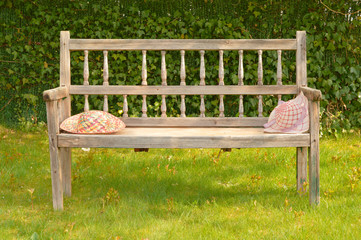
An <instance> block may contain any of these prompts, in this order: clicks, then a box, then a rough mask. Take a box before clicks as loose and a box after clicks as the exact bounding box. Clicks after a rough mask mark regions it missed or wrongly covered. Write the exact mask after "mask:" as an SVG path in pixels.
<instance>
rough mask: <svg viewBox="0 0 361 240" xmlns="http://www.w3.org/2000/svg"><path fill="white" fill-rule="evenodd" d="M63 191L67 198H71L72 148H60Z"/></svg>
mask: <svg viewBox="0 0 361 240" xmlns="http://www.w3.org/2000/svg"><path fill="white" fill-rule="evenodd" d="M59 156H60V162H61V172H62V180H63V191H64V195H65V196H69V197H70V196H71V148H59Z"/></svg>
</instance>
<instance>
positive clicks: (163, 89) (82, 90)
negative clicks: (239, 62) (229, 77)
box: [69, 85, 298, 95]
mask: <svg viewBox="0 0 361 240" xmlns="http://www.w3.org/2000/svg"><path fill="white" fill-rule="evenodd" d="M69 92H70V94H80V95H279V94H297V93H298V88H297V86H296V85H283V86H276V85H262V86H256V85H253V86H249V85H247V86H245V85H243V86H239V85H226V86H216V85H212V86H129V85H128V86H115V85H112V86H102V85H93V86H83V85H71V86H70V91H69Z"/></svg>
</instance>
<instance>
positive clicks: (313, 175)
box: [308, 101, 320, 205]
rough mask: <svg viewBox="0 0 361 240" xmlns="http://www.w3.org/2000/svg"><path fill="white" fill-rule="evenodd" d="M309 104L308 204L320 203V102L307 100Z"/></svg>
mask: <svg viewBox="0 0 361 240" xmlns="http://www.w3.org/2000/svg"><path fill="white" fill-rule="evenodd" d="M309 105H310V136H311V146H310V152H309V160H308V161H309V163H308V168H309V169H308V171H309V173H308V175H309V183H310V204H311V205H318V204H319V203H320V146H319V128H320V126H319V118H320V116H319V113H320V102H318V101H317V102H313V101H309Z"/></svg>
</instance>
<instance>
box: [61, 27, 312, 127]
mask: <svg viewBox="0 0 361 240" xmlns="http://www.w3.org/2000/svg"><path fill="white" fill-rule="evenodd" d="M60 45H61V47H60V51H61V53H60V85H61V86H66V87H68V88H69V93H70V94H80V95H84V96H85V104H84V110H85V111H87V110H89V100H88V95H104V106H103V110H104V111H108V109H109V107H108V96H107V95H122V96H123V99H124V100H123V117H122V119H123V121H124V122H125V123H126V124H127V126H129V127H132V126H157V127H159V126H162V127H175V126H179V127H182V126H183V127H184V126H192V127H213V126H217V127H220V126H221V127H237V126H243V127H260V126H263V124H264V123H266V122H267V117H263V107H262V106H263V102H262V99H263V95H277V96H278V99H280V98H281V95H285V94H298V92H299V87H300V86H307V67H306V32H304V31H298V32H297V34H296V39H70V33H69V32H68V31H62V32H61V35H60ZM225 50H235V51H238V54H239V65H238V80H239V81H238V85H225V84H224V60H223V51H225ZM248 50H252V51H257V52H258V84H257V85H244V81H243V80H244V64H243V56H244V51H248ZM264 50H273V51H277V56H278V60H277V85H263V63H262V54H263V51H264ZM284 50H293V51H296V84H295V85H282V61H281V59H282V51H284ZM71 51H83V52H84V72H83V78H84V82H83V85H72V84H71V80H70V78H71V69H70V52H71ZM89 51H103V59H104V64H103V85H89V63H88V61H89V60H88V52H89ZM109 51H141V52H142V70H141V75H142V76H141V77H142V81H141V83H140V85H133V86H129V85H122V86H120V85H109V70H108V52H109ZM147 51H161V79H162V84H161V85H157V86H149V85H148V83H147ZM166 51H179V52H180V58H181V64H180V65H181V66H180V85H179V86H174V85H172V86H169V85H167V69H166V58H165V55H166ZM186 51H199V54H200V55H199V56H200V66H199V69H200V70H199V78H200V82H199V85H197V86H189V85H187V84H186V63H185V52H186ZM206 51H218V52H219V54H218V56H219V67H218V73H219V74H218V78H219V84H218V85H217V86H215V85H212V86H211V85H208V86H207V84H206V79H205V76H206V74H205V71H206V70H205V61H204V56H205V52H206ZM129 95H141V96H142V98H143V103H142V116H141V117H129V116H128V101H127V97H128V96H129ZM148 95H160V96H162V104H161V116H160V117H148V115H147V107H148V106H147V96H148ZM167 95H180V96H181V98H180V99H181V102H180V117H167V108H166V96H167ZM187 95H200V98H201V99H200V106H199V117H186V105H185V98H186V96H187ZM205 95H219V116H218V117H206V115H205V100H204V96H205ZM224 95H237V96H239V108H238V113H239V116H238V117H225V115H224V101H223V99H224ZM244 95H255V96H258V117H245V116H244V103H243V96H244ZM64 109H65V113H64V114H65V116H70V98H69V99H68V101H65V102H64Z"/></svg>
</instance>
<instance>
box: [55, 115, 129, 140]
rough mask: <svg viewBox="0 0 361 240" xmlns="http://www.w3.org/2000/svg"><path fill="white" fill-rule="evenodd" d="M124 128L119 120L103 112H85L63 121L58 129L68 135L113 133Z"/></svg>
mask: <svg viewBox="0 0 361 240" xmlns="http://www.w3.org/2000/svg"><path fill="white" fill-rule="evenodd" d="M124 128H125V124H124V122H123V121H122V120H120V119H119V118H117V117H115V116H113V115H112V114H110V113H107V112H103V111H97V110H92V111H87V112H83V113H79V114H77V115H74V116H71V117H69V118H67V119H65V120H64V121H63V122H62V123H61V124H60V129H62V130H64V131H67V132H70V133H82V134H89V133H115V132H118V131H120V130H122V129H124Z"/></svg>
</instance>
